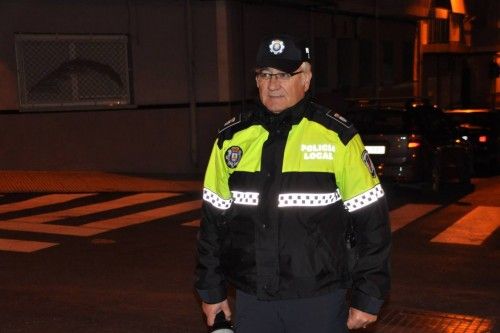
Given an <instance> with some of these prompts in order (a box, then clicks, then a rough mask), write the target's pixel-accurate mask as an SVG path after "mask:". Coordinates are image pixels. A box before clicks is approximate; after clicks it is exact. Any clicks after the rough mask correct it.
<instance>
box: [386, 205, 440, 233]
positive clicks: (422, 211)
mask: <svg viewBox="0 0 500 333" xmlns="http://www.w3.org/2000/svg"><path fill="white" fill-rule="evenodd" d="M438 207H440V206H439V205H431V204H407V205H404V206H402V207H399V208H397V209H394V210H391V211H390V212H389V216H390V219H391V231H392V232H394V231H396V230H399V229H401V228H403V227H404V226H406V225H407V224H409V223H411V222H413V221H415V220H416V219H418V218H420V217H422V216H424V215H426V214H428V213H430V212H432V211H433V210H435V209H436V208H438Z"/></svg>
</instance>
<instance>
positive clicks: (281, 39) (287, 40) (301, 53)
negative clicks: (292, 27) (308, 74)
mask: <svg viewBox="0 0 500 333" xmlns="http://www.w3.org/2000/svg"><path fill="white" fill-rule="evenodd" d="M304 61H307V62H311V55H310V50H309V47H308V45H307V43H306V42H305V41H301V40H297V39H295V38H294V37H292V36H289V35H284V34H275V35H271V36H268V37H266V38H264V39H263V40H262V41H261V43H260V46H259V50H258V52H257V62H256V68H265V67H272V68H276V69H279V70H281V71H283V72H286V73H293V72H294V71H296V70H297V69H298V68H299V67H300V65H301V64H302V63H303V62H304Z"/></svg>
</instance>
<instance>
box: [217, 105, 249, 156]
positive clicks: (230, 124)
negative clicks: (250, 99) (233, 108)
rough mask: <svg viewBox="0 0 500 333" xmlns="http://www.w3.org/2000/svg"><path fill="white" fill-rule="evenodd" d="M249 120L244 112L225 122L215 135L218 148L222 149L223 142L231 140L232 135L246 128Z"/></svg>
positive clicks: (247, 114)
mask: <svg viewBox="0 0 500 333" xmlns="http://www.w3.org/2000/svg"><path fill="white" fill-rule="evenodd" d="M249 119H250V114H249V113H248V112H245V113H240V114H238V115H237V116H235V117H233V118H231V119H229V120H228V121H226V122H225V123H224V125H223V126H222V128H221V129H220V130H219V131H218V134H217V137H218V145H219V147H222V143H223V142H224V141H225V140H228V139H231V138H232V137H233V135H234V133H236V132H238V131H240V130H242V129H244V128H245V127H248V123H249Z"/></svg>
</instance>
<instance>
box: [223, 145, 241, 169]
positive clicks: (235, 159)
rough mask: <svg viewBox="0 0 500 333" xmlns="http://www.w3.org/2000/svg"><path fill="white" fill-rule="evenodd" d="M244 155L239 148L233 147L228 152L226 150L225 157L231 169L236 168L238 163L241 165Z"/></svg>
mask: <svg viewBox="0 0 500 333" xmlns="http://www.w3.org/2000/svg"><path fill="white" fill-rule="evenodd" d="M242 155H243V150H242V149H241V148H240V147H238V146H232V147H230V148H229V149H228V150H226V154H225V156H224V158H225V160H226V164H227V166H228V167H230V168H231V169H234V168H236V166H237V165H238V163H240V160H241V156H242Z"/></svg>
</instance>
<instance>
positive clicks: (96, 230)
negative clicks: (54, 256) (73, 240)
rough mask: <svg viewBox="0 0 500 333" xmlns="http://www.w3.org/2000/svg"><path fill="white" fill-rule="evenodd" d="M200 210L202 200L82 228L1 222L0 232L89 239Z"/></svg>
mask: <svg viewBox="0 0 500 333" xmlns="http://www.w3.org/2000/svg"><path fill="white" fill-rule="evenodd" d="M200 208H201V200H195V201H188V202H183V203H179V204H175V205H170V206H165V207H160V208H155V209H149V210H145V211H142V212H138V213H134V214H129V215H124V216H120V217H116V218H111V219H106V220H99V221H95V222H90V223H87V224H83V225H80V226H68V225H58V224H48V223H46V224H41V223H28V222H22V221H14V222H12V221H0V230H11V231H27V232H38V233H46V234H56V235H66V236H79V237H89V236H94V235H97V234H100V233H103V232H106V231H109V230H113V229H119V228H123V227H127V226H130V225H135V224H140V223H145V222H149V221H153V220H157V219H161V218H165V217H168V216H171V215H176V214H180V213H184V212H188V211H191V210H195V209H200Z"/></svg>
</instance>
